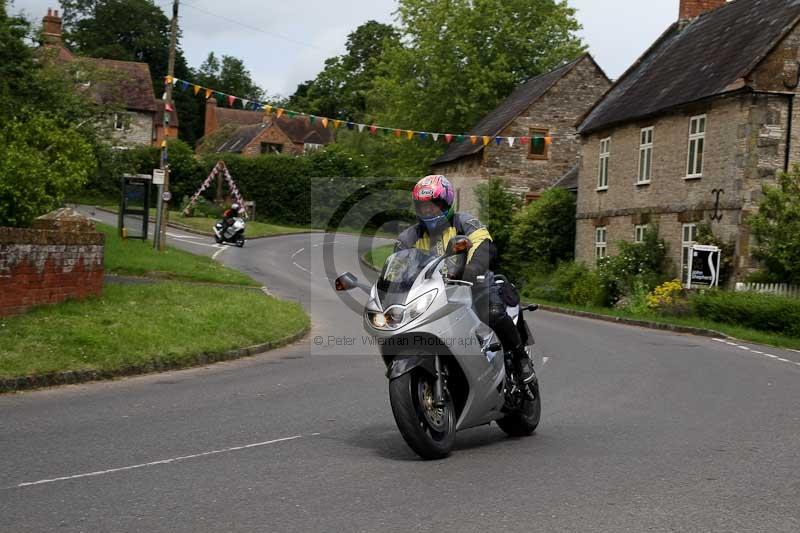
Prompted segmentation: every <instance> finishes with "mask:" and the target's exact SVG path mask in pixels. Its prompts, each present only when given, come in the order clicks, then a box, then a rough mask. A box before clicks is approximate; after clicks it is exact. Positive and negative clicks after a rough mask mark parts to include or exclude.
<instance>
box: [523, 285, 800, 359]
mask: <svg viewBox="0 0 800 533" xmlns="http://www.w3.org/2000/svg"><path fill="white" fill-rule="evenodd" d="M525 300H526V301H528V300H530V301H534V302H536V303H541V304H545V305H550V306H553V307H562V308H565V309H573V310H576V311H585V312H588V313H595V314H598V315H605V316H611V317H620V318H630V319H634V320H643V321H646V322H657V323H659V324H672V325H676V326H688V327H693V328H700V329H710V330H714V331H719V332H720V333H724V334H725V335H730V336H731V337H734V338H736V339H739V340H742V341H747V342H753V343H756V344H766V345H770V346H775V347H778V348H790V349H793V350H800V339H798V338H795V337H786V336H784V335H778V334H776V333H769V332H765V331H759V330H755V329H751V328H745V327H741V326H736V325H733V324H726V323H722V322H712V321H710V320H704V319H702V318H697V317H668V316H662V315H657V314H655V313H653V314H644V315H642V314H634V313H631V312H629V311H624V310H621V309H609V308H607V307H585V306H579V305H572V304H567V303H559V302H549V301H547V300H541V299H538V298H525Z"/></svg>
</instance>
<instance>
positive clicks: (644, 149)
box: [636, 126, 655, 185]
mask: <svg viewBox="0 0 800 533" xmlns="http://www.w3.org/2000/svg"><path fill="white" fill-rule="evenodd" d="M654 139H655V127H653V126H650V127H649V128H642V129H641V131H640V132H639V174H638V176H637V177H636V185H647V184H649V183H650V181H651V179H652V178H653V141H654Z"/></svg>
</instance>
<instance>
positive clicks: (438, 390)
mask: <svg viewBox="0 0 800 533" xmlns="http://www.w3.org/2000/svg"><path fill="white" fill-rule="evenodd" d="M433 364H434V365H435V368H436V382H435V383H434V384H433V406H434V407H444V406H445V405H447V402H446V400H445V397H444V374H443V373H442V360H441V357H439V356H438V355H437V356H436V358H435V359H434V361H433Z"/></svg>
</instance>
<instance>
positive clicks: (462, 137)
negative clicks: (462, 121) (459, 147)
mask: <svg viewBox="0 0 800 533" xmlns="http://www.w3.org/2000/svg"><path fill="white" fill-rule="evenodd" d="M465 140H466V137H465V136H463V135H456V142H460V143H463V142H464V141H465Z"/></svg>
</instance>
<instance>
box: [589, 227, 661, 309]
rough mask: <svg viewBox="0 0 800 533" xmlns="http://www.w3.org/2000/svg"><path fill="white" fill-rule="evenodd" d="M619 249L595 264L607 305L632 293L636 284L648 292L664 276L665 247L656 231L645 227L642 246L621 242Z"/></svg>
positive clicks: (656, 229) (640, 244)
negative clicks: (616, 252)
mask: <svg viewBox="0 0 800 533" xmlns="http://www.w3.org/2000/svg"><path fill="white" fill-rule="evenodd" d="M619 247H620V252H619V254H618V255H616V256H611V257H604V258H602V259H601V260H600V261H599V262H598V268H597V272H598V275H599V276H600V279H601V280H602V284H603V287H604V290H605V297H606V301H605V305H608V306H612V305H615V304H616V303H617V302H618V301H619V299H620V298H623V297H625V296H631V295H632V294H634V292H635V291H636V288H637V286H638V285H641V286H642V287H644V288H645V289H646V290H647V291H648V292H649V291H650V290H652V289H653V288H655V287H656V286H657V285H658V284H659V283H661V282H663V281H664V280H665V279H666V277H667V276H666V272H667V270H668V263H667V244H666V243H665V242H664V240H663V239H660V238H659V237H658V228H655V227H651V228H648V230H647V231H646V232H645V235H644V240H643V241H642V242H641V243H630V242H624V241H623V242H620V243H619Z"/></svg>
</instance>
